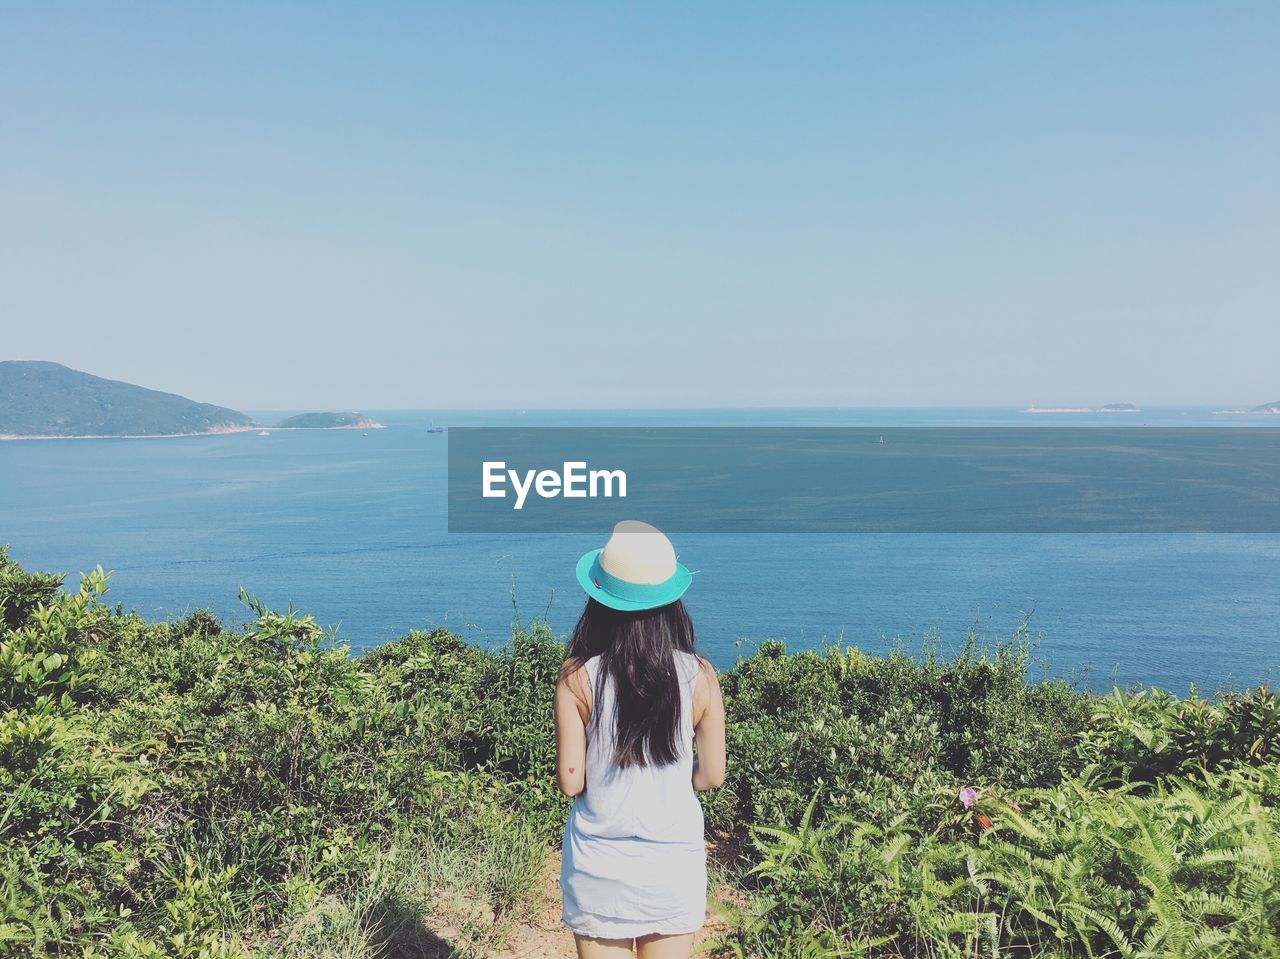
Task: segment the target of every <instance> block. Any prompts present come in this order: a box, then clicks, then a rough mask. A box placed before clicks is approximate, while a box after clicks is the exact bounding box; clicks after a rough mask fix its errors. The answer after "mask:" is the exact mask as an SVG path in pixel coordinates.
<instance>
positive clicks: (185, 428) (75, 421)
mask: <svg viewBox="0 0 1280 959" xmlns="http://www.w3.org/2000/svg"><path fill="white" fill-rule="evenodd" d="M261 428H262V426H261V424H259V423H256V422H254V420H253V418H252V417H250V416H246V415H245V414H244V413H241V412H239V411H238V410H231V409H227V408H226V407H225V406H214V405H213V404H211V403H197V402H196V401H195V400H189V399H187V398H186V397H185V396H178V395H177V394H176V393H162V392H160V391H159V390H149V389H147V388H146V387H142V386H135V385H134V384H132V383H122V382H120V381H119V380H108V379H103V378H102V377H101V376H94V375H93V374H91V373H84V372H81V371H80V370H73V369H71V368H70V367H67V366H63V365H62V364H61V363H51V362H47V361H44V360H0V440H22V439H120V438H150V437H162V436H208V435H216V434H222V433H242V432H244V431H246V430H257V429H261ZM274 428H276V429H297V430H301V429H306V430H354V429H366V430H375V429H382V424H381V423H377V422H374V421H373V420H372V419H370V418H369V417H367V416H365V415H364V414H363V413H356V412H343V413H332V412H326V413H299V414H298V415H297V416H290V417H289V418H288V419H286V420H284V421H283V422H281V423H279V424H277V425H276V427H274Z"/></svg>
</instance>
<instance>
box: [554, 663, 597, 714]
mask: <svg viewBox="0 0 1280 959" xmlns="http://www.w3.org/2000/svg"><path fill="white" fill-rule="evenodd" d="M557 684H558V685H559V686H562V687H564V688H565V689H567V690H568V691H569V692H570V693H572V694H573V697H574V698H575V699H577V700H578V701H579V702H581V703H583V704H584V705H586V706H590V704H591V681H590V678H589V677H588V674H587V663H586V660H583V659H578V658H577V657H576V656H570V657H569V658H568V659H566V660H565V661H564V662H563V663H562V664H561V665H560V675H559V677H558V679H557Z"/></svg>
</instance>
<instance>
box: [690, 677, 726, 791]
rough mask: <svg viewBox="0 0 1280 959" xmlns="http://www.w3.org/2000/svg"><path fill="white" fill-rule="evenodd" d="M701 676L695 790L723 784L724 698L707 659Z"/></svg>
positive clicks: (695, 733)
mask: <svg viewBox="0 0 1280 959" xmlns="http://www.w3.org/2000/svg"><path fill="white" fill-rule="evenodd" d="M701 663H702V672H701V673H700V674H699V676H698V679H697V681H696V683H695V685H694V687H693V703H694V709H693V712H694V717H695V719H696V725H695V726H694V730H693V738H694V742H696V743H697V744H698V760H697V762H696V763H695V764H694V767H693V788H694V789H716V788H718V787H719V786H720V785H722V784H723V783H724V768H725V762H726V758H725V746H724V696H723V695H721V693H720V677H719V676H717V675H716V670H715V667H714V666H712V665H711V664H710V663H709V662H707V661H706V660H705V659H704V660H702V661H701Z"/></svg>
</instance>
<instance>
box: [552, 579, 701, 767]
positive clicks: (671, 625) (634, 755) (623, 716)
mask: <svg viewBox="0 0 1280 959" xmlns="http://www.w3.org/2000/svg"><path fill="white" fill-rule="evenodd" d="M675 650H680V651H681V652H685V653H692V652H693V621H692V620H690V619H689V612H688V610H686V609H685V608H684V603H682V602H681V601H680V600H676V601H675V602H674V603H668V604H667V605H666V606H659V607H658V608H657V609H644V610H639V611H637V612H622V611H620V610H616V609H610V608H609V607H608V606H605V605H604V604H603V603H597V602H596V601H595V600H594V599H588V600H587V605H586V608H585V609H583V611H582V616H580V617H579V618H578V625H577V626H575V627H574V629H573V638H572V639H571V640H569V658H570V659H576V660H577V661H579V662H582V663H585V662H586V661H587V660H588V659H590V658H591V657H592V656H597V655H598V656H599V657H600V667H601V668H600V670H599V672H598V673H597V674H596V688H595V690H594V696H595V700H594V701H595V702H597V703H598V702H600V694H601V691H602V690H603V689H604V683H605V679H606V677H610V678H612V679H613V690H614V692H613V721H614V727H613V728H614V743H615V751H614V761H615V762H616V763H617V764H618V765H619V766H621V767H622V768H624V769H625V768H626V767H628V766H666V765H668V764H669V763H673V762H675V761H676V757H677V756H678V755H679V753H678V750H677V738H676V737H677V734H678V732H679V728H680V718H681V717H680V680H679V677H678V676H677V675H676V663H675V656H674V655H673V653H674V651H675ZM599 719H600V716H599V711H598V710H596V709H595V708H593V709H592V710H591V724H592V726H596V725H597V724H598V722H599Z"/></svg>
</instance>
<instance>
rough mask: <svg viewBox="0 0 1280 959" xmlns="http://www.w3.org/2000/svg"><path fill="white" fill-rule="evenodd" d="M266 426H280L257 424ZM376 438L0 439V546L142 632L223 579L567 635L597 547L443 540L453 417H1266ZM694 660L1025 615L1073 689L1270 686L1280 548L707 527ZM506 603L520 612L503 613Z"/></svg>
mask: <svg viewBox="0 0 1280 959" xmlns="http://www.w3.org/2000/svg"><path fill="white" fill-rule="evenodd" d="M254 415H257V416H258V417H259V418H260V419H262V420H264V421H267V422H270V421H271V420H272V419H273V418H274V417H275V416H276V415H277V414H276V413H266V412H258V413H255V414H254ZM372 415H374V416H375V417H376V418H377V419H379V420H380V421H381V422H383V423H385V424H386V425H387V427H388V428H387V429H384V430H371V431H369V432H368V433H367V434H366V433H363V432H361V431H319V432H308V431H299V432H275V433H272V434H270V435H269V436H258V435H257V434H256V433H239V434H232V435H228V436H210V437H191V438H180V439H163V440H160V439H156V440H76V441H31V442H9V443H0V543H9V544H10V546H11V555H12V556H13V557H14V558H15V559H17V560H18V561H19V562H21V563H23V564H24V565H25V566H27V567H28V568H31V569H52V570H59V571H64V572H68V573H71V574H72V577H73V578H74V574H75V573H77V572H78V571H81V570H85V569H91V568H92V567H94V566H96V565H98V564H101V565H102V566H103V567H105V568H106V569H108V570H111V571H113V576H112V579H111V586H112V589H111V593H110V596H109V598H110V599H112V600H114V601H117V602H121V603H123V604H124V605H125V607H126V608H134V609H137V610H138V611H139V612H141V613H143V614H144V615H147V616H150V617H176V616H180V615H182V614H184V613H186V612H188V611H190V610H192V609H194V608H197V607H206V608H210V609H213V610H214V611H216V612H217V613H218V614H219V615H221V616H223V617H225V618H227V619H230V620H241V619H243V618H244V617H245V615H246V614H245V610H244V609H243V607H241V606H240V605H239V603H238V602H237V599H236V597H237V593H238V590H239V588H240V587H241V586H243V587H244V588H245V589H246V590H248V591H249V592H251V593H254V594H256V595H258V596H260V597H261V598H263V599H264V600H266V601H267V602H269V603H270V604H273V605H275V606H277V607H280V608H283V607H285V606H287V605H288V604H290V603H292V604H293V605H294V606H296V607H297V608H299V609H302V610H305V611H307V612H310V613H312V614H313V615H314V616H315V617H316V619H317V620H318V621H319V622H321V623H323V624H325V625H329V626H333V627H336V628H337V630H338V634H339V637H340V638H341V639H342V640H343V641H345V642H347V643H348V644H350V645H351V646H352V647H353V648H354V649H364V648H368V647H371V646H375V645H377V644H380V643H383V642H386V641H388V640H391V639H394V638H395V637H397V636H400V635H403V634H404V633H405V632H407V631H408V630H409V629H414V628H426V627H430V626H434V625H443V626H447V627H449V628H451V629H453V630H455V631H457V632H459V633H460V634H462V635H464V636H466V637H467V638H469V639H471V640H472V641H475V642H478V643H486V644H490V643H491V644H497V643H501V642H504V641H505V640H506V638H507V637H508V635H509V632H510V625H511V622H512V619H513V617H514V616H516V615H518V616H519V617H520V618H522V619H523V620H526V621H527V620H530V619H533V618H535V617H546V618H547V619H548V620H549V621H550V623H551V625H552V626H553V627H554V628H555V629H556V630H557V631H559V632H565V631H567V630H568V629H570V628H571V626H572V624H573V622H574V620H575V618H576V616H577V614H578V612H579V611H580V609H581V605H582V599H581V596H580V593H579V591H578V589H577V586H576V584H575V582H574V579H573V563H574V560H575V559H576V558H577V557H578V556H579V555H580V554H581V553H582V552H584V551H585V550H587V549H589V548H592V547H594V546H598V545H600V543H601V541H602V539H603V537H604V536H605V535H606V534H607V530H601V531H600V534H599V535H598V536H595V535H592V536H581V535H538V536H495V535H478V534H472V535H457V534H455V535H449V534H448V533H447V532H446V516H445V503H446V497H445V493H446V490H445V477H446V455H445V454H446V442H447V441H446V437H445V436H444V435H442V434H431V433H428V432H427V428H428V426H429V425H431V424H432V423H433V422H438V423H440V424H442V425H445V426H463V425H468V426H472V425H518V426H523V425H528V426H534V425H564V426H579V425H655V426H662V425H706V426H715V425H752V426H770V425H799V426H824V425H839V426H877V427H885V428H891V427H893V426H895V425H897V426H904V425H912V426H945V425H964V426H999V425H1020V426H1026V425H1037V426H1045V427H1052V426H1058V425H1071V426H1081V425H1093V424H1100V425H1107V426H1116V425H1124V424H1132V425H1135V426H1138V425H1149V426H1202V425H1223V424H1229V425H1235V426H1240V425H1272V423H1273V422H1274V421H1273V420H1270V418H1268V417H1252V418H1250V417H1244V416H1223V415H1220V414H1216V413H1214V411H1212V410H1191V409H1164V410H1157V411H1154V412H1141V413H1109V414H1041V415H1030V414H1023V413H1019V412H1017V411H1012V410H989V409H948V410H924V409H904V410H887V409H874V410H870V409H867V410H856V409H852V410H738V411H731V410H725V411H693V412H691V411H674V410H673V411H651V410H649V411H642V412H639V411H638V412H619V411H611V412H585V411H572V412H568V411H564V412H548V411H529V412H527V413H525V412H521V411H510V412H503V413H500V412H450V413H430V412H422V411H387V412H373V413H372ZM676 545H677V548H678V549H679V551H680V555H681V560H682V561H683V562H684V563H686V565H688V566H689V567H690V568H692V569H694V570H697V571H698V572H697V576H696V578H695V582H694V586H693V588H692V590H691V591H690V593H689V594H688V596H687V601H688V604H689V607H690V610H691V612H692V614H693V616H694V622H695V624H696V626H697V630H698V637H699V645H700V647H701V649H702V651H703V652H704V653H705V654H706V655H708V656H709V657H710V658H711V659H712V660H713V661H714V662H715V663H716V664H717V665H718V666H721V667H726V666H729V665H731V664H732V663H733V662H734V660H735V659H736V657H737V656H738V655H740V654H742V653H746V652H750V651H751V650H752V649H753V648H754V647H755V646H756V645H757V644H758V643H759V642H760V641H761V640H765V639H781V640H784V641H785V642H786V643H787V645H788V646H789V647H790V648H792V649H798V648H807V647H816V646H819V645H821V644H823V643H829V642H835V641H837V640H842V641H843V642H845V643H846V644H854V645H858V646H860V647H862V648H863V649H866V650H868V651H882V650H884V649H887V648H890V647H891V646H893V645H894V644H895V643H896V642H902V643H903V644H905V645H906V647H907V648H909V649H912V648H916V647H918V646H919V644H920V642H921V641H922V639H923V638H924V637H925V636H934V637H936V638H937V640H938V641H939V642H940V644H941V646H942V647H943V649H944V650H946V649H953V648H954V647H955V646H956V645H958V644H959V643H960V642H961V641H962V640H963V638H964V636H965V634H966V632H967V631H968V630H969V629H970V628H976V629H977V631H978V632H979V633H980V634H982V635H985V636H987V637H989V638H992V639H1000V638H1007V637H1008V636H1010V635H1011V634H1012V633H1013V631H1014V630H1015V629H1016V628H1017V626H1018V624H1019V623H1020V622H1022V621H1023V620H1024V619H1029V623H1030V627H1031V631H1032V633H1033V634H1035V635H1037V636H1038V656H1039V659H1040V661H1041V664H1042V668H1043V669H1045V670H1048V671H1050V672H1052V673H1053V674H1056V675H1066V676H1070V677H1073V678H1074V679H1076V681H1077V682H1079V683H1080V685H1082V686H1083V687H1086V688H1092V689H1104V688H1107V687H1109V686H1110V685H1112V684H1113V683H1119V684H1122V685H1123V684H1131V683H1154V684H1158V685H1162V686H1166V687H1168V688H1171V689H1174V690H1177V691H1185V690H1186V688H1187V686H1188V684H1191V683H1195V684H1196V685H1198V686H1199V687H1200V688H1201V689H1202V690H1204V691H1209V690H1213V689H1215V688H1223V687H1230V686H1237V687H1238V686H1246V685H1256V684H1257V683H1259V682H1262V681H1268V680H1273V679H1275V678H1276V677H1277V676H1278V675H1280V536H1274V535H1262V534H1230V535H1216V534H1214V535H1210V534H1089V535H1076V534H1072V535H1066V534H1053V535H1033V534H984V535H970V534H880V535H834V534H807V533H806V534H779V535H761V534H732V535H729V534H718V535H707V534H704V535H696V536H694V535H690V536H684V537H680V538H679V539H678V541H677V543H676ZM513 597H514V602H513Z"/></svg>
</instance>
